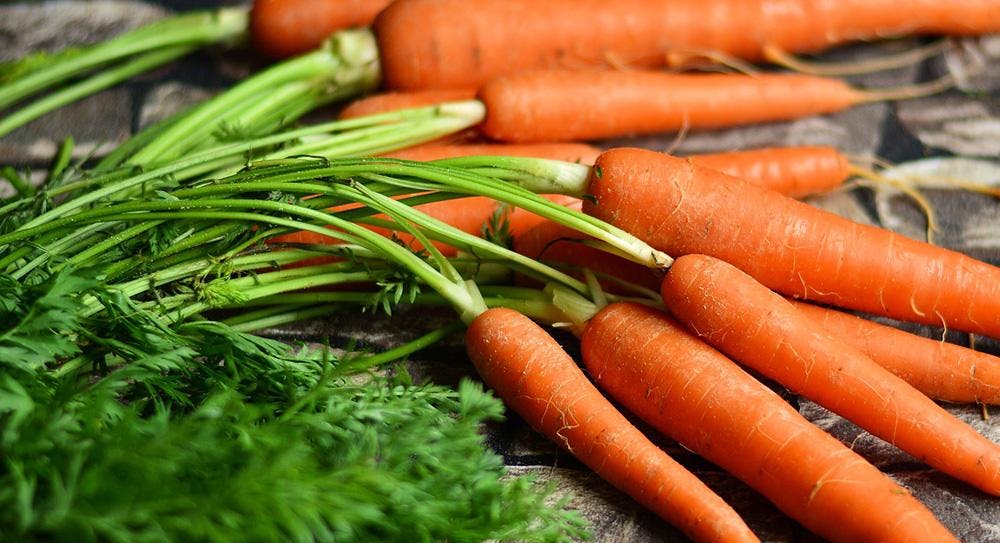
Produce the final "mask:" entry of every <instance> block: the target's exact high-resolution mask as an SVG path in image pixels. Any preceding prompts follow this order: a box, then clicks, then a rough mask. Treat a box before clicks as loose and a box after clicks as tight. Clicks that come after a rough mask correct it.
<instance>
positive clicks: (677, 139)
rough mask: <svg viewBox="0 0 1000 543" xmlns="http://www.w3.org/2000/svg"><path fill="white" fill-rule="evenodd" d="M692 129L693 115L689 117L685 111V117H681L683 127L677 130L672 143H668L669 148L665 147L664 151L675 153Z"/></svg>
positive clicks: (669, 153) (670, 153)
mask: <svg viewBox="0 0 1000 543" xmlns="http://www.w3.org/2000/svg"><path fill="white" fill-rule="evenodd" d="M690 130H691V117H689V116H688V113H687V112H686V111H685V112H684V117H683V118H682V119H681V127H680V128H679V129H678V130H677V133H676V134H674V139H672V140H671V141H670V144H669V145H667V148H666V149H664V150H663V152H664V153H666V154H668V155H672V154H674V151H676V150H677V148H678V147H680V146H681V144H682V143H684V139H685V138H687V135H688V131H690Z"/></svg>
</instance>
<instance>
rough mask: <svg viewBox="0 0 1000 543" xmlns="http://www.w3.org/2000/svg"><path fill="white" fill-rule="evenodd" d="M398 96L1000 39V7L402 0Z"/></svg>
mask: <svg viewBox="0 0 1000 543" xmlns="http://www.w3.org/2000/svg"><path fill="white" fill-rule="evenodd" d="M373 28H374V30H375V32H376V35H377V37H378V41H379V47H380V50H381V60H382V66H383V69H384V72H385V81H386V83H387V84H388V86H389V87H390V88H394V89H400V90H402V89H410V90H412V89H424V88H447V87H475V86H478V85H480V84H482V83H483V82H485V81H486V80H488V79H490V78H492V77H495V76H498V75H503V74H510V73H515V72H519V71H524V70H531V69H540V68H569V69H581V68H594V67H608V66H612V67H620V66H628V67H632V68H636V67H646V68H653V67H661V66H663V65H665V64H666V62H667V59H668V57H669V56H670V53H671V52H678V53H682V54H683V53H685V52H688V51H690V50H698V51H704V50H711V51H717V52H719V53H723V54H727V55H730V56H735V57H740V58H746V59H750V60H758V59H762V58H763V57H764V52H763V50H764V48H765V47H766V46H772V47H775V48H778V49H780V50H783V51H788V52H798V53H804V52H816V51H820V50H822V49H825V48H827V47H830V46H832V45H836V44H839V43H844V42H847V41H851V40H867V39H876V38H882V37H885V36H893V35H902V34H914V33H921V34H923V33H929V34H985V33H990V32H996V31H1000V7H998V6H997V4H996V2H989V1H983V0H956V1H951V2H935V1H932V0H914V1H910V2H869V1H865V0H849V1H841V2H823V3H818V2H815V1H810V0H771V1H768V0H756V1H747V0H723V1H715V2H704V1H698V0H677V1H673V2H669V3H665V2H662V1H657V0H620V1H613V2H609V1H602V0H549V1H546V2H538V1H536V0H399V1H397V2H394V3H393V4H392V5H390V6H389V7H388V8H386V9H385V10H384V11H382V13H380V14H379V16H378V17H377V18H376V20H375V23H374V25H373Z"/></svg>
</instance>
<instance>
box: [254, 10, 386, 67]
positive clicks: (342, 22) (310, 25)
mask: <svg viewBox="0 0 1000 543" xmlns="http://www.w3.org/2000/svg"><path fill="white" fill-rule="evenodd" d="M391 1H392V0H254V3H253V8H252V9H251V10H250V36H251V39H252V40H253V45H254V49H256V50H257V51H258V52H260V53H263V54H264V55H267V56H269V57H275V58H280V57H288V56H292V55H297V54H299V53H305V52H306V51H310V50H312V49H315V48H317V47H319V46H320V44H322V43H323V41H324V40H326V39H327V38H328V37H329V36H330V35H331V34H333V33H334V32H336V31H338V30H343V29H345V28H354V27H359V26H368V25H370V24H371V23H372V21H374V20H375V16H376V15H378V13H379V12H380V11H382V9H384V8H385V7H386V6H387V5H389V3H390V2H391Z"/></svg>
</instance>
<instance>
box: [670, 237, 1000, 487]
mask: <svg viewBox="0 0 1000 543" xmlns="http://www.w3.org/2000/svg"><path fill="white" fill-rule="evenodd" d="M661 294H662V295H663V301H664V303H665V304H666V305H667V308H668V309H669V310H670V312H671V313H673V314H674V316H676V317H677V318H678V320H680V321H681V322H683V323H684V324H686V325H687V326H689V327H690V328H691V329H692V330H694V331H695V332H696V333H697V334H698V336H700V337H701V338H702V339H704V340H705V341H706V342H707V343H709V344H710V345H713V346H714V347H715V348H717V349H719V350H720V351H722V352H723V353H725V354H727V355H728V356H730V357H732V359H733V360H735V361H737V362H739V363H741V364H745V365H747V366H749V367H751V368H753V369H755V370H757V371H759V372H761V373H762V374H763V375H766V376H767V377H770V378H771V379H774V380H775V381H778V382H779V383H781V384H783V385H785V386H786V387H788V388H789V389H790V390H792V391H793V392H796V393H798V394H801V395H803V396H805V397H807V398H809V399H811V400H813V401H815V402H816V403H818V404H820V405H822V406H824V407H826V408H827V409H829V410H831V411H833V412H834V413H837V414H839V415H841V416H842V417H844V418H846V419H848V420H851V421H853V422H854V423H855V424H857V425H858V426H860V427H862V428H864V429H865V430H867V431H869V432H871V433H872V434H873V435H875V436H878V437H880V438H882V439H884V440H886V441H888V442H889V443H891V444H893V445H896V446H897V447H899V448H900V449H902V450H904V451H906V452H908V453H910V454H912V455H913V456H915V457H916V458H917V459H919V460H921V461H923V462H926V463H927V464H929V465H931V466H933V467H935V468H937V469H939V470H941V471H943V472H945V473H948V474H950V475H952V476H954V477H956V478H958V479H961V480H963V481H966V482H968V483H969V484H972V485H974V486H976V487H977V488H979V489H981V490H983V491H984V492H988V493H990V494H992V495H994V496H1000V445H997V444H996V443H993V442H991V441H990V440H988V439H986V438H985V437H983V436H982V435H980V434H979V433H977V432H976V431H975V430H974V429H973V428H972V427H970V426H968V425H967V424H965V423H963V422H961V421H960V420H958V419H956V418H955V417H953V416H952V415H951V414H949V413H948V412H947V411H945V410H944V409H942V408H941V407H940V406H939V405H937V404H936V403H934V402H933V401H932V400H930V399H929V398H927V397H926V396H924V395H923V394H921V393H920V392H919V391H917V390H916V389H914V388H913V387H911V386H910V385H908V384H907V383H906V382H905V381H903V380H902V379H900V378H899V377H896V376H895V375H893V374H892V373H891V372H889V371H888V370H886V369H885V368H882V367H881V366H879V365H878V364H876V363H875V362H873V361H872V360H871V359H870V358H868V357H867V356H865V355H864V354H863V353H862V352H861V351H859V350H857V349H855V348H853V347H851V346H849V345H848V344H846V343H844V342H842V341H840V340H839V339H836V338H835V337H834V336H832V335H830V333H829V332H827V331H826V330H824V329H823V328H822V327H821V326H820V325H819V323H817V322H815V321H813V320H812V319H810V318H809V317H808V316H806V315H805V313H802V312H800V311H798V310H797V309H796V308H795V306H793V305H792V304H791V303H789V302H788V301H787V300H785V299H784V298H782V297H781V296H780V295H779V294H777V293H775V292H773V291H771V290H770V289H768V288H767V287H765V286H764V285H762V284H760V283H758V282H757V281H755V280H754V279H753V278H752V277H750V276H749V275H747V274H746V273H744V272H742V271H740V270H739V269H737V268H736V267H735V266H733V265H731V264H729V263H726V262H724V261H722V260H719V259H717V258H713V257H710V256H705V255H697V254H692V255H685V256H682V257H680V258H678V259H677V260H676V261H675V262H674V264H673V266H672V267H671V269H670V271H669V272H668V273H667V275H666V277H664V280H663V285H662V286H661Z"/></svg>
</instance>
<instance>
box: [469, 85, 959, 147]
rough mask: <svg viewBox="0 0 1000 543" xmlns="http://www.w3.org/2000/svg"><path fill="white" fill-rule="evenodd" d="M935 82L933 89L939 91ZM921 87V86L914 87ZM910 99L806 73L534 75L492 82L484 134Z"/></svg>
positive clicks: (647, 124)
mask: <svg viewBox="0 0 1000 543" xmlns="http://www.w3.org/2000/svg"><path fill="white" fill-rule="evenodd" d="M942 86H943V85H942V84H937V83H936V84H933V85H930V86H929V87H928V89H929V90H926V89H925V90H920V91H914V92H918V93H919V92H924V91H926V92H932V91H933V90H940V88H942ZM914 89H917V87H914ZM903 96H905V94H899V95H897V94H895V93H894V94H891V95H890V94H887V93H882V92H878V93H873V92H868V91H861V90H858V89H855V88H853V87H851V86H850V85H848V84H847V83H845V82H844V81H842V80H840V79H833V78H827V77H819V76H813V75H804V74H785V73H765V74H756V75H745V74H676V73H666V72H652V71H610V70H605V71H586V72H581V71H570V70H535V71H530V72H518V73H514V74H510V75H506V76H501V77H497V78H494V79H491V80H489V81H488V82H486V83H485V84H483V86H482V87H480V89H479V93H478V97H479V99H480V100H481V101H482V102H483V103H484V104H485V105H486V109H487V112H488V113H487V116H486V120H485V121H484V122H483V123H482V125H481V126H480V130H481V131H482V132H483V133H484V134H486V135H487V136H489V137H490V138H493V139H495V140H499V141H507V142H530V141H568V140H590V139H600V138H610V137H616V136H627V135H633V134H651V133H657V132H669V131H677V130H681V129H682V128H692V129H703V128H719V127H726V126H736V125H745V124H751V123H761V122H770V121H783V120H789V119H797V118H800V117H805V116H809V115H819V114H824V113H831V112H835V111H841V110H844V109H847V108H849V107H851V106H854V105H858V104H861V103H864V102H868V101H872V100H881V99H885V98H898V97H903Z"/></svg>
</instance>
